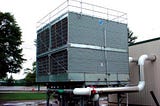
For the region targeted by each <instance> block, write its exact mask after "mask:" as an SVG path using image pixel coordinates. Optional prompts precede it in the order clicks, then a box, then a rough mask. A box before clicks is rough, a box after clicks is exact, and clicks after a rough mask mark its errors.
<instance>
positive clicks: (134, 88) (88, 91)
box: [73, 54, 156, 95]
mask: <svg viewBox="0 0 160 106" xmlns="http://www.w3.org/2000/svg"><path fill="white" fill-rule="evenodd" d="M155 59H156V57H155V56H148V55H146V54H145V55H142V56H140V57H139V59H138V65H139V67H140V69H139V71H140V80H139V83H138V85H137V86H125V87H107V88H91V87H87V88H75V89H74V90H73V94H75V95H91V94H92V92H93V91H94V92H96V93H103V92H106V93H118V92H125V93H127V92H139V91H141V90H143V88H144V86H145V80H144V62H145V60H150V61H154V60H155ZM129 61H130V62H132V61H134V59H133V58H129Z"/></svg>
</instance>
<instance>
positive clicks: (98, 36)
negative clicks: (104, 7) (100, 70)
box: [68, 13, 128, 49]
mask: <svg viewBox="0 0 160 106" xmlns="http://www.w3.org/2000/svg"><path fill="white" fill-rule="evenodd" d="M68 17H69V18H68V21H69V23H68V24H69V32H68V33H69V42H71V43H80V44H90V45H96V46H105V36H104V35H105V33H106V41H107V42H106V44H107V45H106V46H107V47H114V48H119V49H127V48H128V40H127V39H128V37H127V34H126V33H127V26H126V25H125V24H121V23H117V22H113V21H107V20H103V19H99V18H95V17H91V16H85V15H80V14H76V13H69V16H68Z"/></svg>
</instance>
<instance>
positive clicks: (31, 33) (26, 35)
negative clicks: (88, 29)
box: [0, 0, 160, 79]
mask: <svg viewBox="0 0 160 106" xmlns="http://www.w3.org/2000/svg"><path fill="white" fill-rule="evenodd" d="M64 1H65V0H0V11H1V12H10V13H11V14H13V15H14V17H15V19H16V21H17V23H18V25H19V27H20V28H21V31H22V40H23V41H24V42H23V44H22V48H23V54H24V58H26V59H27V61H26V62H25V63H24V64H23V69H22V70H21V72H20V73H18V74H16V75H14V76H13V78H15V79H21V78H24V73H23V72H24V69H25V68H32V63H33V62H34V61H35V60H36V47H35V45H34V40H35V39H36V31H37V29H36V26H37V22H38V21H39V20H40V19H41V18H42V17H44V16H45V15H46V14H48V13H49V12H50V11H52V10H54V9H55V8H56V7H57V6H59V5H60V4H61V3H62V2H64ZM82 1H83V2H88V3H92V4H96V5H100V6H103V7H106V8H111V9H114V10H119V11H122V12H125V13H127V18H128V27H129V29H130V30H132V32H133V33H134V35H135V36H137V37H138V39H137V41H142V40H147V39H152V38H156V37H159V36H160V14H159V10H160V6H159V4H160V1H159V0H82Z"/></svg>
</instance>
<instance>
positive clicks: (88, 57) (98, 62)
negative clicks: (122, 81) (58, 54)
mask: <svg viewBox="0 0 160 106" xmlns="http://www.w3.org/2000/svg"><path fill="white" fill-rule="evenodd" d="M68 55H69V56H68V61H69V62H68V65H69V66H68V67H69V69H68V71H70V72H90V73H94V72H96V73H97V72H103V73H106V72H105V70H106V68H105V64H104V52H101V51H98V50H90V49H80V48H69V49H68Z"/></svg>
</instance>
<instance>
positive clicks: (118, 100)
mask: <svg viewBox="0 0 160 106" xmlns="http://www.w3.org/2000/svg"><path fill="white" fill-rule="evenodd" d="M120 96H121V94H120V93H118V94H117V106H121V103H120V102H121V101H120V98H121V97H120Z"/></svg>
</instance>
